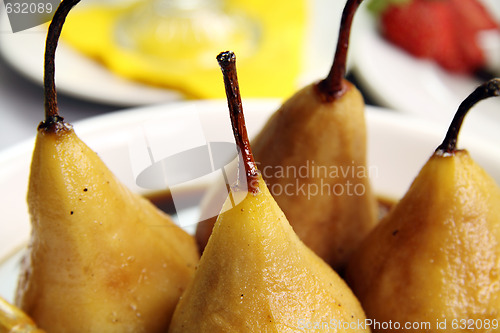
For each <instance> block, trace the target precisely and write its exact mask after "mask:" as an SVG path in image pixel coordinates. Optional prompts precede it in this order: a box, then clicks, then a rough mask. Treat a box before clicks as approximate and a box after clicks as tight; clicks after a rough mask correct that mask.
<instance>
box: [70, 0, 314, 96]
mask: <svg viewBox="0 0 500 333" xmlns="http://www.w3.org/2000/svg"><path fill="white" fill-rule="evenodd" d="M227 2H228V3H227V5H228V6H229V8H233V9H237V10H240V11H241V12H242V13H244V15H245V17H247V18H248V19H249V21H250V22H252V24H254V25H255V27H257V29H256V33H257V38H256V41H257V44H256V48H255V50H254V52H251V54H239V53H238V49H234V47H236V48H237V46H232V45H227V47H225V49H222V50H218V51H217V52H215V53H214V54H213V56H212V59H213V62H212V63H208V62H206V63H204V64H201V63H197V62H189V61H187V62H184V63H183V62H178V61H172V62H165V61H164V60H161V59H160V58H157V57H152V56H151V55H147V54H141V53H140V52H137V50H135V49H129V48H126V47H124V46H122V45H120V44H119V43H118V42H117V39H116V26H117V21H118V20H119V18H120V17H121V16H122V14H124V13H127V12H128V13H130V10H134V8H133V7H132V8H131V7H127V8H116V7H106V6H103V5H93V6H90V5H89V6H87V7H83V8H82V9H81V10H77V11H74V12H73V13H72V14H71V15H70V17H69V18H68V20H67V22H66V23H65V27H64V29H63V35H62V38H63V39H64V41H65V42H67V43H68V44H70V45H71V46H73V47H74V48H76V49H77V50H79V51H80V52H82V53H84V54H86V55H88V56H90V57H92V58H95V59H96V60H98V61H100V62H102V63H103V64H104V65H105V66H107V67H108V68H109V69H110V70H111V71H113V72H115V73H117V74H118V75H121V76H123V77H126V78H129V79H131V80H136V81H140V82H145V83H148V84H151V85H155V86H163V87H166V88H169V89H175V90H179V91H182V92H184V93H185V94H186V97H190V98H223V97H225V92H224V85H223V80H222V74H221V72H220V69H219V66H218V64H217V60H216V59H215V57H216V56H217V54H218V52H221V51H226V50H232V51H234V52H235V53H236V59H237V61H236V65H237V70H238V78H239V82H240V91H241V94H242V96H243V97H244V98H249V97H287V96H289V95H290V94H292V93H293V92H295V90H296V89H297V79H298V75H299V73H300V72H301V70H302V65H303V60H304V59H303V54H304V41H305V33H306V32H305V25H306V18H307V7H306V3H305V0H293V1H289V0H272V1H270V0H227ZM135 5H141V3H138V4H135ZM175 52H179V54H178V56H179V57H182V52H183V50H182V49H179V50H175ZM241 52H244V51H241Z"/></svg>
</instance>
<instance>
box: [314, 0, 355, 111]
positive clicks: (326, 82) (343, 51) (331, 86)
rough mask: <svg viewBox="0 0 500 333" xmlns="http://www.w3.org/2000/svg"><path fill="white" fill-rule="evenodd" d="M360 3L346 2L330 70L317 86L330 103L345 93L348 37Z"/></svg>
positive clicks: (349, 0)
mask: <svg viewBox="0 0 500 333" xmlns="http://www.w3.org/2000/svg"><path fill="white" fill-rule="evenodd" d="M361 2H363V0H347V3H346V5H345V7H344V11H343V12H342V19H341V21H340V31H339V37H338V40H337V49H336V51H335V57H334V59H333V64H332V67H331V68H330V72H329V73H328V76H327V77H326V78H325V79H323V80H321V81H320V82H319V83H318V86H317V88H318V91H319V93H320V94H321V95H322V97H323V98H324V99H325V101H327V102H331V101H333V100H335V99H337V98H339V97H341V96H342V95H343V94H344V92H345V91H346V86H345V84H344V83H343V80H344V77H345V73H346V64H347V50H348V48H349V37H350V34H351V26H352V21H353V19H354V14H355V13H356V10H357V9H358V7H359V5H360V4H361Z"/></svg>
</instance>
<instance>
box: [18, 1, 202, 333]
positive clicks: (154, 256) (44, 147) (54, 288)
mask: <svg viewBox="0 0 500 333" xmlns="http://www.w3.org/2000/svg"><path fill="white" fill-rule="evenodd" d="M77 2H78V0H77V1H71V0H64V1H63V2H62V3H61V5H60V6H59V8H58V10H57V12H56V13H55V15H54V19H53V21H52V23H51V25H50V28H49V33H48V37H47V45H48V46H47V52H46V66H47V67H46V77H45V80H46V81H45V87H46V120H45V121H44V122H42V123H41V124H40V126H39V128H38V133H37V136H36V142H35V149H34V151H33V157H32V163H31V172H30V178H29V188H28V198H27V199H28V208H29V213H30V217H31V225H32V232H31V238H30V243H29V246H28V251H27V253H26V256H25V258H24V262H23V266H22V271H21V276H20V279H19V284H18V289H17V295H16V303H17V305H18V306H19V307H20V308H21V309H22V310H23V311H25V312H26V314H27V315H28V316H30V317H31V318H33V320H34V321H35V323H36V324H37V325H38V327H40V328H42V329H44V330H46V331H48V332H50V333H56V332H148V333H150V332H164V331H166V329H167V328H168V325H169V322H170V317H171V315H172V313H173V310H174V308H175V306H176V304H177V302H178V299H179V297H180V296H181V294H182V292H183V290H184V289H185V287H186V285H187V283H188V282H189V281H190V280H191V279H192V277H193V274H194V270H195V266H196V264H197V262H198V259H199V254H198V250H197V247H196V244H195V241H194V238H193V237H192V236H190V235H189V234H187V233H186V232H185V231H183V230H182V229H180V228H179V227H178V226H177V225H175V224H174V223H173V222H172V221H171V219H170V218H169V217H168V216H167V215H166V214H164V213H163V212H161V211H159V210H158V209H157V208H156V207H155V206H153V204H151V203H150V202H149V201H147V200H146V199H144V198H142V197H141V196H139V195H138V194H135V193H132V192H131V191H130V190H129V189H128V188H126V187H125V186H124V185H123V184H122V183H121V182H120V181H119V180H118V179H117V178H116V177H115V176H114V175H113V173H112V172H111V171H110V170H109V169H108V168H107V167H106V165H105V164H104V163H103V161H102V160H101V159H100V158H99V156H98V155H97V154H96V153H95V152H94V151H92V150H91V149H90V148H89V147H88V146H87V145H85V143H83V142H82V141H81V140H80V139H79V138H78V137H77V135H76V134H75V132H74V130H73V128H72V127H71V125H69V124H67V123H65V122H64V121H63V119H62V118H61V117H60V116H59V114H58V110H57V101H56V93H55V86H54V81H53V73H54V63H53V56H54V53H55V45H56V44H57V38H58V37H59V35H60V31H61V28H62V22H63V21H64V18H65V17H66V15H67V14H68V12H69V11H70V9H71V8H72V7H73V5H74V4H76V3H77Z"/></svg>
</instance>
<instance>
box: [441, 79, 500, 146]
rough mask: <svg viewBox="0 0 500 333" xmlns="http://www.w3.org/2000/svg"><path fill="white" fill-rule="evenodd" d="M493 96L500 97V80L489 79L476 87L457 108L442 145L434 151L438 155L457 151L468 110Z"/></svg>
mask: <svg viewBox="0 0 500 333" xmlns="http://www.w3.org/2000/svg"><path fill="white" fill-rule="evenodd" d="M494 96H500V79H499V78H495V79H491V80H489V81H487V82H485V83H483V84H482V85H480V86H479V87H477V88H476V89H475V90H474V91H473V92H472V93H471V94H470V95H469V96H468V97H467V98H466V99H465V100H464V101H463V102H462V103H461V104H460V106H459V107H458V110H457V112H456V113H455V116H454V117H453V120H452V121H451V124H450V127H449V128H448V132H447V133H446V136H445V138H444V140H443V143H441V145H439V147H437V149H436V153H439V154H453V153H454V152H456V150H457V139H458V133H459V132H460V128H461V127H462V123H463V121H464V118H465V116H466V115H467V113H468V112H469V110H470V109H471V108H472V107H473V106H474V105H475V104H476V103H478V102H480V101H482V100H484V99H486V98H489V97H494Z"/></svg>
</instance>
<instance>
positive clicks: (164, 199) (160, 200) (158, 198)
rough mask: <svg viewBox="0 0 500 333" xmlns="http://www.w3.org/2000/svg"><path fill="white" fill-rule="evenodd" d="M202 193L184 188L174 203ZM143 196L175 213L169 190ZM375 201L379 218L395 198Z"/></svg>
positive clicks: (192, 201)
mask: <svg viewBox="0 0 500 333" xmlns="http://www.w3.org/2000/svg"><path fill="white" fill-rule="evenodd" d="M204 193H205V192H204V191H203V190H201V189H198V190H186V191H185V192H184V193H181V194H178V193H175V199H176V203H179V200H181V201H182V204H183V207H194V206H199V204H200V202H201V200H202V198H203V195H204ZM145 197H146V198H147V199H148V200H150V201H151V202H152V203H153V204H154V205H155V206H156V207H158V208H159V209H161V210H162V211H164V212H165V213H167V214H170V215H175V214H176V213H177V211H176V209H175V203H174V200H173V197H172V193H171V192H170V191H168V190H167V191H160V192H156V193H152V194H148V195H146V196H145ZM377 203H378V208H379V219H381V218H382V217H384V216H385V215H387V213H388V212H389V211H390V210H391V209H392V207H394V205H395V204H396V200H394V199H392V198H388V197H384V196H378V197H377ZM184 205H188V206H184Z"/></svg>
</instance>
